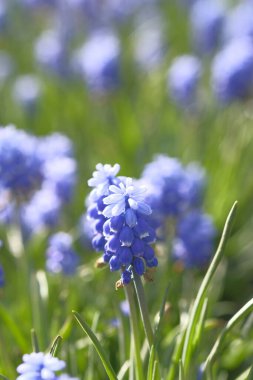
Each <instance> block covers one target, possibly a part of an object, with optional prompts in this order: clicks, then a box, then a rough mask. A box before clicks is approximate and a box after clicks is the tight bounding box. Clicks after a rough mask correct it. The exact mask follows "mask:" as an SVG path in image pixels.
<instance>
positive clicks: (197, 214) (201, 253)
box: [172, 210, 215, 268]
mask: <svg viewBox="0 0 253 380" xmlns="http://www.w3.org/2000/svg"><path fill="white" fill-rule="evenodd" d="M214 237H215V228H214V225H213V221H212V219H211V218H210V217H209V216H208V215H206V214H203V213H202V212H201V211H199V210H195V211H192V212H190V213H188V214H186V215H185V216H184V217H183V218H182V219H181V220H180V221H179V223H178V225H177V230H176V237H175V239H174V241H173V248H172V256H173V258H174V259H175V260H177V261H180V262H181V263H182V264H183V265H184V266H185V267H186V268H194V267H197V268H198V267H200V268H201V267H203V266H204V265H206V264H207V263H208V261H209V259H210V257H211V255H212V252H213V244H214Z"/></svg>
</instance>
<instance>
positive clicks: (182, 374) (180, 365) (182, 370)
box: [179, 360, 185, 380]
mask: <svg viewBox="0 0 253 380" xmlns="http://www.w3.org/2000/svg"><path fill="white" fill-rule="evenodd" d="M179 380H185V377H184V368H183V363H182V360H180V361H179Z"/></svg>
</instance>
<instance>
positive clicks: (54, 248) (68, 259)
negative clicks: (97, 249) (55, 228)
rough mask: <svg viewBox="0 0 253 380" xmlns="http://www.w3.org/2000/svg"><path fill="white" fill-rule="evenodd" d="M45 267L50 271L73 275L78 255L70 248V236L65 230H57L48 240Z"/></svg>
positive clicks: (77, 262)
mask: <svg viewBox="0 0 253 380" xmlns="http://www.w3.org/2000/svg"><path fill="white" fill-rule="evenodd" d="M46 255H47V260H46V267H47V270H48V271H49V272H51V273H63V274H65V275H68V276H70V275H73V274H75V272H76V268H77V265H78V264H79V257H78V255H77V253H76V252H75V251H74V250H73V248H72V237H71V236H70V235H69V234H67V233H65V232H58V233H56V234H55V235H53V236H52V237H51V238H50V240H49V246H48V249H47V252H46Z"/></svg>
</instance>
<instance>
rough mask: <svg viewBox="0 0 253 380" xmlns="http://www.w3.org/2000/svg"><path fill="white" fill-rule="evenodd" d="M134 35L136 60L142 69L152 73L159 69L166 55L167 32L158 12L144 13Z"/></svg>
mask: <svg viewBox="0 0 253 380" xmlns="http://www.w3.org/2000/svg"><path fill="white" fill-rule="evenodd" d="M141 15H142V17H141V19H139V20H138V25H137V27H136V29H135V31H134V34H133V43H134V58H135V61H136V63H137V64H138V66H139V67H140V68H142V69H143V70H145V71H151V70H154V69H156V68H158V67H159V65H160V64H161V62H162V60H163V58H164V55H165V38H164V36H165V32H164V25H163V20H162V18H161V16H160V15H159V14H158V13H157V11H154V10H152V11H149V12H144V13H143V12H142V13H141Z"/></svg>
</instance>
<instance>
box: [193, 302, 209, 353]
mask: <svg viewBox="0 0 253 380" xmlns="http://www.w3.org/2000/svg"><path fill="white" fill-rule="evenodd" d="M207 306H208V298H205V300H204V302H203V305H202V308H201V312H200V316H199V322H198V324H197V326H196V333H195V336H194V341H193V346H194V349H195V348H196V346H197V345H198V344H199V341H200V339H201V335H202V332H203V328H204V324H205V319H206V314H207Z"/></svg>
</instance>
